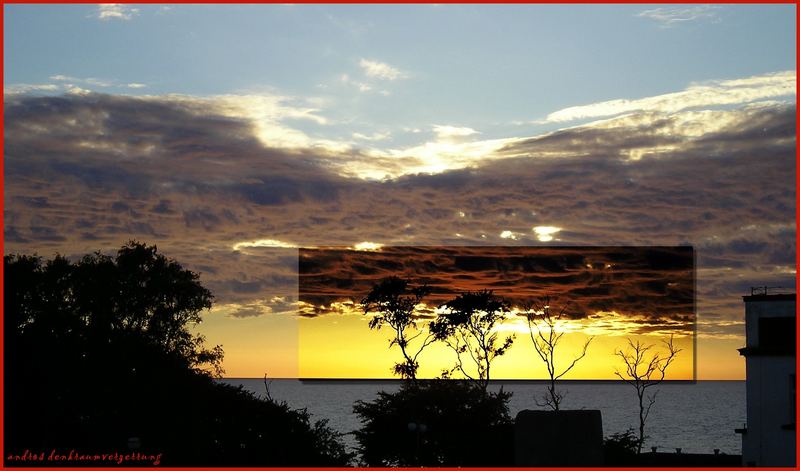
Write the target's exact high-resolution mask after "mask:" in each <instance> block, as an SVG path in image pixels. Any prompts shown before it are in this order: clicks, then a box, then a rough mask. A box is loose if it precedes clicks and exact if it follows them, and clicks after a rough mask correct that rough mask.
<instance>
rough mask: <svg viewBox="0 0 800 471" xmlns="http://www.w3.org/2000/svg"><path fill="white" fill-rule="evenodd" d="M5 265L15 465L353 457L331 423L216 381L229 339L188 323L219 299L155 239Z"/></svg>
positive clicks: (8, 417) (9, 442)
mask: <svg viewBox="0 0 800 471" xmlns="http://www.w3.org/2000/svg"><path fill="white" fill-rule="evenodd" d="M4 268H5V287H4V288H5V304H4V310H5V311H4V312H5V315H4V320H5V346H4V348H5V358H6V360H5V432H6V433H5V450H6V456H5V457H4V458H5V459H6V464H7V465H14V466H19V465H38V466H54V465H58V464H63V465H68V466H90V465H100V466H109V465H113V464H116V463H110V462H108V461H106V462H74V461H73V462H61V463H59V462H50V461H47V462H44V463H42V462H35V461H34V462H31V461H14V462H13V463H9V462H8V461H9V460H8V458H9V456H11V455H17V456H20V455H24V454H25V451H26V450H28V451H30V453H34V454H35V453H40V452H46V455H47V454H49V453H50V452H51V450H54V449H55V450H56V451H57V453H61V454H65V455H66V454H67V453H69V452H70V450H76V451H77V452H79V453H82V454H95V453H115V452H119V453H127V452H137V453H141V454H145V455H152V456H155V455H158V454H160V455H161V457H160V464H161V465H166V466H189V465H206V466H209V465H212V466H224V465H250V466H254V465H257V466H326V465H327V466H342V465H347V464H349V463H350V461H351V459H352V456H350V455H348V453H346V451H345V447H344V446H343V444H342V442H341V441H340V438H341V437H340V436H339V435H338V434H337V433H335V432H333V431H332V430H331V429H330V428H328V427H327V426H326V424H325V423H324V422H318V423H312V422H311V420H310V418H309V415H308V414H307V413H306V412H305V411H304V410H292V409H291V408H289V407H288V406H287V405H286V404H285V403H277V402H275V401H271V400H263V399H260V398H257V397H255V396H253V395H252V394H250V393H247V392H245V391H243V390H242V389H241V388H234V387H231V386H226V385H222V384H219V383H218V382H216V381H214V378H215V377H218V376H219V375H220V374H221V372H222V369H221V362H222V355H223V352H222V349H221V348H220V347H219V346H215V347H207V346H206V345H205V342H204V339H203V338H202V337H201V336H199V335H195V334H192V332H191V331H190V328H191V326H192V325H193V324H196V323H198V322H200V321H201V318H200V314H201V312H202V311H203V310H205V309H207V308H209V307H211V303H212V300H213V296H212V294H211V293H210V292H209V291H208V290H207V289H205V288H204V287H203V286H202V285H201V284H200V282H199V279H198V275H197V274H195V273H193V272H191V271H189V270H186V269H184V268H182V267H181V266H180V265H179V264H178V263H177V262H175V261H174V260H170V259H167V258H166V257H164V256H163V255H161V254H159V253H158V252H157V250H156V248H155V247H154V246H146V245H144V244H140V243H136V242H131V243H129V244H127V245H125V246H124V247H122V248H121V249H120V250H119V251H118V253H117V254H116V256H114V257H110V256H105V255H101V254H99V253H98V254H93V255H87V256H85V257H83V258H82V259H81V260H79V261H77V262H71V261H69V260H67V259H65V258H63V257H56V258H54V259H52V260H47V261H44V260H42V259H41V258H39V257H35V256H19V255H14V256H6V257H5V259H4ZM45 458H47V456H45ZM124 464H130V465H138V466H143V465H144V466H147V465H151V464H152V463H142V462H135V461H130V462H126V463H124Z"/></svg>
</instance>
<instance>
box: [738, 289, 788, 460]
mask: <svg viewBox="0 0 800 471" xmlns="http://www.w3.org/2000/svg"><path fill="white" fill-rule="evenodd" d="M770 291H772V293H770ZM775 291H776V290H774V289H772V288H766V287H762V288H753V289H752V291H751V294H750V296H743V298H744V304H745V324H746V327H745V330H746V338H747V343H746V346H745V347H744V348H740V349H739V353H740V354H741V355H742V356H744V357H745V362H746V372H747V373H746V374H747V425H746V426H745V427H744V428H741V429H737V430H736V431H737V432H738V433H741V434H742V464H743V465H744V466H759V467H764V466H792V467H794V466H795V449H796V446H795V443H796V442H795V436H796V435H795V434H796V431H795V426H796V424H795V417H796V409H795V404H796V386H795V385H796V376H795V362H796V343H795V342H796V327H795V325H796V318H797V316H796V299H795V298H796V295H795V294H794V293H791V294H787V293H775Z"/></svg>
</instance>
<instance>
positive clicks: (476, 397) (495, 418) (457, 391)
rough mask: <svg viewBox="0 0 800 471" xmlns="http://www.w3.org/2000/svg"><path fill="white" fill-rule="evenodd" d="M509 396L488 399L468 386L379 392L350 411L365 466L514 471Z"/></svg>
mask: <svg viewBox="0 0 800 471" xmlns="http://www.w3.org/2000/svg"><path fill="white" fill-rule="evenodd" d="M510 396H511V395H510V394H509V393H504V392H502V391H501V392H499V393H496V394H495V393H489V394H486V393H485V392H484V391H483V390H482V389H481V388H479V387H477V386H476V385H475V384H474V383H472V382H467V381H460V380H445V379H435V380H428V381H420V382H419V383H418V384H417V385H413V384H410V383H406V384H404V385H403V386H402V387H401V389H400V390H399V391H397V392H394V393H387V392H379V393H378V397H377V398H376V399H375V400H374V401H372V402H364V401H358V402H356V404H355V406H354V407H353V410H354V411H355V413H356V414H358V416H359V418H360V419H361V423H362V424H363V425H362V427H361V429H360V430H357V431H355V432H354V435H355V437H356V440H357V441H358V443H359V446H360V452H361V456H362V459H363V465H366V466H377V467H401V466H450V467H455V466H503V467H506V466H513V464H514V462H513V461H514V458H513V457H514V450H513V443H514V431H513V421H512V420H511V418H510V417H509V415H508V399H509V397H510Z"/></svg>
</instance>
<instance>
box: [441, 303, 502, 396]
mask: <svg viewBox="0 0 800 471" xmlns="http://www.w3.org/2000/svg"><path fill="white" fill-rule="evenodd" d="M442 307H444V308H445V309H447V310H448V311H449V312H448V313H446V314H442V315H440V316H439V317H437V318H436V320H435V321H433V322H432V323H431V327H430V330H431V332H433V334H434V335H435V337H436V339H437V340H441V341H443V342H444V343H445V344H446V345H447V346H448V347H450V349H451V350H453V351H454V352H455V354H456V365H455V367H454V368H453V370H451V371H456V370H457V371H460V372H461V374H463V375H464V376H465V377H466V378H468V379H470V380H472V381H475V382H476V383H477V384H478V385H479V386H480V388H481V389H483V390H484V391H486V388H487V386H488V385H489V379H490V377H491V375H490V373H491V366H492V362H493V361H494V360H495V359H496V358H497V357H499V356H502V355H503V354H505V353H506V351H508V349H509V348H511V345H512V344H513V343H514V335H508V336H505V337H504V338H502V339H500V338H499V337H498V333H497V331H496V326H497V324H498V323H500V322H502V321H503V319H504V318H505V317H506V315H507V314H508V313H509V312H510V307H509V305H508V303H506V302H505V301H504V300H503V299H501V298H499V297H497V296H495V295H494V294H493V293H492V291H489V290H484V291H477V292H466V293H462V294H460V295H458V296H457V297H456V298H454V299H452V300H450V301H448V302H446V303H444V304H443V305H442ZM465 360H466V361H468V362H470V363H471V364H472V365H473V366H474V368H469V367H467V366H466V365H465V364H464V361H465Z"/></svg>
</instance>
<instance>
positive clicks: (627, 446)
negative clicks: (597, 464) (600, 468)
mask: <svg viewBox="0 0 800 471" xmlns="http://www.w3.org/2000/svg"><path fill="white" fill-rule="evenodd" d="M638 447H639V437H638V436H637V435H636V432H635V431H634V430H633V429H632V428H629V429H628V430H626V431H624V432H618V433H615V434H612V435H610V436H608V437H606V438H605V439H604V440H603V457H604V460H605V464H606V466H630V465H632V464H633V463H634V460H635V458H636V455H637V450H638Z"/></svg>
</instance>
